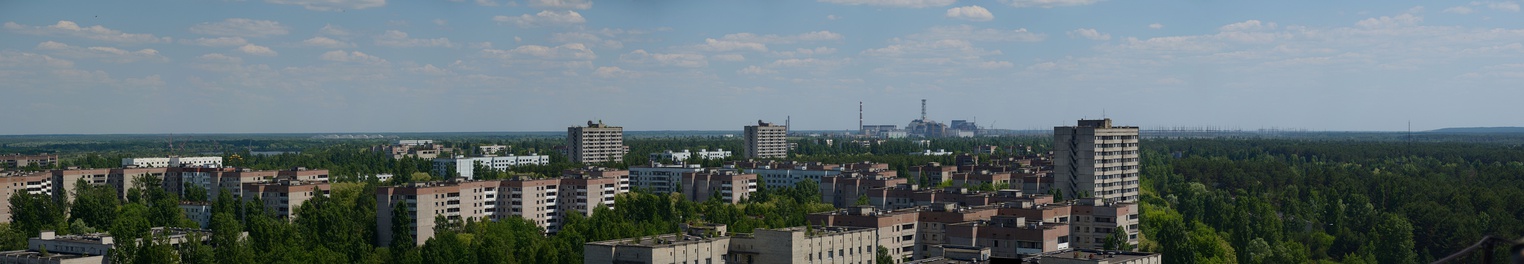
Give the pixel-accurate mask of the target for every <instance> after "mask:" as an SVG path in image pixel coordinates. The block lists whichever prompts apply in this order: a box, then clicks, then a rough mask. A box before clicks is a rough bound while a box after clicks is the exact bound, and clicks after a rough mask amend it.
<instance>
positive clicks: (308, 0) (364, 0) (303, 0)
mask: <svg viewBox="0 0 1524 264" xmlns="http://www.w3.org/2000/svg"><path fill="white" fill-rule="evenodd" d="M265 2H269V3H272V4H283V5H299V6H302V7H303V8H306V9H307V10H315V11H343V10H345V9H366V8H373V7H382V6H386V0H265Z"/></svg>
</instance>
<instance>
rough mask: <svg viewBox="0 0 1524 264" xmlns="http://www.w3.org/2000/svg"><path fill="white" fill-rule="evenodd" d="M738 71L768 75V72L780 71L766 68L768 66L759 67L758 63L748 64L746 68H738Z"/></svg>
mask: <svg viewBox="0 0 1524 264" xmlns="http://www.w3.org/2000/svg"><path fill="white" fill-rule="evenodd" d="M736 73H740V74H751V75H766V74H774V73H778V71H775V70H769V69H766V68H762V67H758V66H757V65H751V66H746V68H742V69H740V70H737V71H736Z"/></svg>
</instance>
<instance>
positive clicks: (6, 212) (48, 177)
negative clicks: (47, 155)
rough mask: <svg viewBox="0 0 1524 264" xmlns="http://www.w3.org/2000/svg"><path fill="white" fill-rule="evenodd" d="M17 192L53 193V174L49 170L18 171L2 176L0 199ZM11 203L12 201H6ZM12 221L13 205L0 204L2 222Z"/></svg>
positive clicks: (8, 197)
mask: <svg viewBox="0 0 1524 264" xmlns="http://www.w3.org/2000/svg"><path fill="white" fill-rule="evenodd" d="M16 193H28V194H39V195H49V196H51V195H53V175H52V174H50V173H47V172H34V173H17V174H7V175H4V176H0V195H3V196H0V197H3V198H0V199H10V197H11V195H13V194H16ZM6 204H7V205H9V204H10V203H6ZM10 221H11V207H10V206H0V222H6V223H9V222H10Z"/></svg>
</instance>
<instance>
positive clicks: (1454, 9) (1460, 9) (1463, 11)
mask: <svg viewBox="0 0 1524 264" xmlns="http://www.w3.org/2000/svg"><path fill="white" fill-rule="evenodd" d="M1442 12H1445V13H1451V14H1462V15H1465V14H1470V13H1471V12H1474V10H1471V8H1470V7H1465V6H1457V7H1451V8H1446V9H1445V11H1442Z"/></svg>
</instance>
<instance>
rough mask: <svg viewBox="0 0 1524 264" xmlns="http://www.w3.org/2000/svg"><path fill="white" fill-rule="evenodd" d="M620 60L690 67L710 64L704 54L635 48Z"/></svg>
mask: <svg viewBox="0 0 1524 264" xmlns="http://www.w3.org/2000/svg"><path fill="white" fill-rule="evenodd" d="M619 60H621V61H625V62H628V63H634V64H656V65H662V66H678V67H689V68H698V67H704V66H709V61H708V60H706V59H704V55H703V54H692V53H650V52H646V51H645V50H635V51H631V52H630V53H627V54H624V55H620V56H619Z"/></svg>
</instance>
